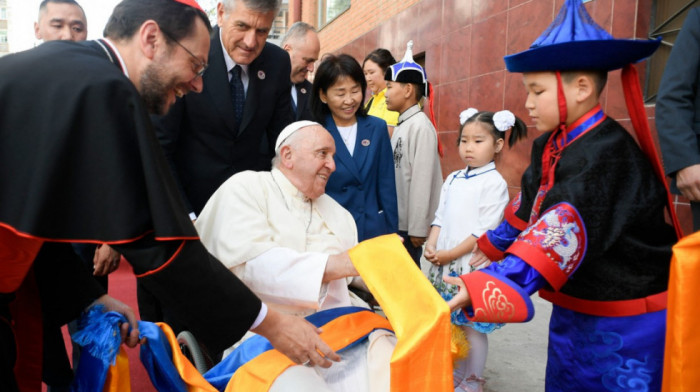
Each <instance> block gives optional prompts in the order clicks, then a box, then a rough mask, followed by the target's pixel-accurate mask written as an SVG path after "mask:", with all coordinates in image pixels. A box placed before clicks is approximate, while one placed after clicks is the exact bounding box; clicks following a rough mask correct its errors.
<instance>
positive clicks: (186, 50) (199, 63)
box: [160, 29, 209, 78]
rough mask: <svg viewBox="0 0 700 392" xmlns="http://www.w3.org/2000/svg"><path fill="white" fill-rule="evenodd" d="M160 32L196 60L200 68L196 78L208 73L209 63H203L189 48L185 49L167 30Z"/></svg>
mask: <svg viewBox="0 0 700 392" xmlns="http://www.w3.org/2000/svg"><path fill="white" fill-rule="evenodd" d="M160 31H162V32H163V34H165V36H166V37H168V39H170V40H171V41H173V42H175V43H176V44H178V46H180V47H181V48H182V49H185V52H187V53H188V54H189V55H190V56H192V58H193V59H194V60H195V64H197V66H198V67H199V69H198V70H197V71H195V73H196V74H197V75H196V76H195V77H194V78H199V77H201V76H202V75H204V71H206V70H207V68H209V64H208V63H205V62H203V61H201V60H200V59H199V58H198V57H197V56H195V55H194V53H192V52H190V50H189V49H187V48H186V47H185V45H183V44H181V43H180V42H179V41H178V40H176V39H175V38H173V36H172V35H170V34H169V33H168V32H167V31H165V30H163V29H160Z"/></svg>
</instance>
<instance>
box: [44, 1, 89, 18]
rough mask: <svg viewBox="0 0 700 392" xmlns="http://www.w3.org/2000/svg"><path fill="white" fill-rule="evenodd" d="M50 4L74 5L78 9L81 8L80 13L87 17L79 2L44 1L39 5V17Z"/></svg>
mask: <svg viewBox="0 0 700 392" xmlns="http://www.w3.org/2000/svg"><path fill="white" fill-rule="evenodd" d="M48 3H54V4H72V5H75V6H77V7H78V8H80V11H81V12H82V13H83V16H85V10H84V9H83V7H81V6H80V4H78V2H77V1H75V0H44V1H42V2H41V4H39V15H40V16H41V13H42V12H44V11H46V5H47V4H48Z"/></svg>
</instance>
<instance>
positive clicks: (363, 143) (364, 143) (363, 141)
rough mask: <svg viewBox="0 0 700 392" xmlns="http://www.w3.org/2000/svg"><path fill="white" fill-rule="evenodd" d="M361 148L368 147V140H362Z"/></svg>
mask: <svg viewBox="0 0 700 392" xmlns="http://www.w3.org/2000/svg"><path fill="white" fill-rule="evenodd" d="M362 146H363V147H367V146H369V139H362Z"/></svg>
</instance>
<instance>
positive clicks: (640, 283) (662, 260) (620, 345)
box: [445, 0, 678, 392]
mask: <svg viewBox="0 0 700 392" xmlns="http://www.w3.org/2000/svg"><path fill="white" fill-rule="evenodd" d="M658 45H659V42H658V41H648V40H640V41H636V40H619V39H615V38H613V37H612V36H611V35H610V34H608V33H607V32H606V31H605V30H603V29H602V28H601V27H600V26H598V25H597V24H595V22H594V21H593V20H592V19H591V17H590V16H589V15H588V13H587V12H586V10H585V8H584V6H583V4H581V1H580V0H566V2H565V3H564V5H563V8H562V10H561V11H560V13H559V15H558V16H557V17H556V19H555V20H554V22H553V23H552V25H550V27H549V28H548V29H547V30H546V31H545V32H544V33H543V35H542V36H540V37H539V38H538V39H537V40H536V41H535V43H534V44H533V45H532V46H531V47H530V49H528V50H526V51H524V52H521V53H517V54H514V55H510V56H506V57H505V62H506V67H507V68H508V70H509V71H511V72H522V73H523V82H524V84H525V89H526V91H527V100H526V103H525V107H526V109H527V110H528V112H529V115H530V117H531V119H532V122H533V123H534V125H535V127H536V128H537V130H538V131H541V132H544V134H543V135H542V136H541V137H539V138H538V139H536V140H535V142H534V144H533V146H532V160H531V163H530V166H529V167H528V169H527V170H526V171H525V173H524V174H523V177H522V185H521V192H520V194H519V195H518V196H517V197H516V198H515V199H514V200H513V201H512V202H511V204H510V205H509V206H508V207H507V208H506V212H505V220H504V221H503V222H502V223H501V225H500V226H499V227H498V228H496V229H494V230H491V231H488V232H487V233H486V234H484V235H483V236H482V237H481V238H479V240H478V241H477V246H478V249H476V250H475V252H474V255H473V257H472V260H471V264H480V263H482V262H485V261H488V260H489V259H490V260H492V261H500V262H498V263H494V264H491V265H490V266H489V267H487V268H484V269H482V270H479V271H476V272H472V273H470V274H467V275H464V276H461V277H459V278H449V277H446V278H445V281H447V282H448V283H452V284H459V285H460V292H459V293H458V294H457V295H456V296H455V297H454V298H453V299H452V301H451V302H450V306H451V308H452V309H456V308H462V309H463V311H464V313H465V314H466V315H467V317H468V318H469V319H470V320H472V321H482V322H522V321H527V320H529V319H530V318H532V316H533V307H532V302H531V301H530V298H529V296H530V295H531V294H533V293H534V292H535V291H539V294H540V296H541V297H542V298H544V299H546V300H548V301H551V302H552V303H553V308H552V316H551V320H550V328H549V348H548V359H547V374H546V390H547V391H567V392H570V391H623V390H639V391H642V390H643V391H658V390H660V388H661V375H662V369H663V357H664V334H665V325H666V290H667V285H668V283H667V282H668V276H669V264H670V260H671V245H673V244H674V243H675V242H676V239H677V235H678V234H674V230H673V228H672V227H671V226H670V225H669V224H667V223H666V222H665V219H664V208H665V207H666V205H667V203H668V191H667V189H668V188H667V187H666V186H665V183H664V181H663V171H662V170H661V169H662V168H661V165H660V162H659V161H658V158H656V159H650V158H653V157H655V154H654V151H653V149H654V147H653V143H648V142H649V141H650V140H652V139H651V137H650V134H649V132H648V125H647V123H646V118H644V117H643V116H644V111H643V110H641V111H639V110H637V109H638V108H639V107H641V99H640V97H641V94H640V93H639V86H638V83H639V82H638V78H637V77H636V72H635V71H634V68H633V67H632V66H631V65H630V64H632V63H635V62H637V61H640V60H642V59H644V58H646V57H648V56H649V55H651V54H652V53H653V52H654V50H656V48H657V47H658ZM622 67H624V70H623V73H622V75H623V87H624V89H625V95H626V98H629V100H628V106H629V109H630V116H631V118H632V122H633V124H635V129H636V131H637V136H638V138H639V140H640V144H641V146H642V149H640V147H639V146H638V145H637V143H636V142H635V140H634V139H633V138H632V137H631V136H630V135H629V134H628V133H627V131H626V130H625V129H624V128H623V127H622V126H621V125H620V124H618V123H617V122H616V121H615V120H613V119H611V118H610V117H608V116H607V115H606V114H605V112H604V111H603V110H602V107H601V106H600V104H599V103H598V99H599V96H600V93H601V90H602V89H603V87H604V85H605V82H606V79H607V72H608V71H610V70H614V69H618V68H622ZM630 102H632V103H636V105H634V104H630ZM650 160H651V162H650Z"/></svg>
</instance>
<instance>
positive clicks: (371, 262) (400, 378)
mask: <svg viewBox="0 0 700 392" xmlns="http://www.w3.org/2000/svg"><path fill="white" fill-rule="evenodd" d="M349 253H350V259H351V260H352V262H353V264H354V266H355V268H356V269H357V271H358V272H359V273H360V276H361V277H362V279H363V280H364V282H365V283H366V284H367V287H369V289H370V291H371V292H372V294H373V295H374V298H375V299H376V300H377V302H379V304H380V305H381V306H382V309H383V310H384V313H385V314H386V316H387V318H388V319H389V321H390V322H391V325H392V326H393V327H394V332H395V333H396V338H397V343H396V348H395V349H394V353H393V355H392V357H391V390H392V391H393V392H399V391H401V392H412V391H420V392H423V391H431V392H440V391H445V392H447V391H453V390H454V387H453V385H452V355H451V352H450V341H451V332H450V309H449V307H448V306H447V303H446V302H445V300H443V299H442V297H441V296H440V295H439V294H438V293H437V291H436V290H435V289H434V288H433V286H432V285H431V284H430V282H429V281H428V279H426V277H425V276H424V275H423V273H422V272H421V271H420V269H418V268H417V267H416V264H415V263H414V262H413V259H411V256H409V254H408V253H407V252H406V248H404V246H403V244H402V243H401V240H400V239H399V236H397V235H395V234H390V235H384V236H381V237H376V238H373V239H371V240H367V241H363V242H362V243H360V244H359V245H357V246H355V247H354V248H352V249H351V250H350V251H349Z"/></svg>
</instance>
